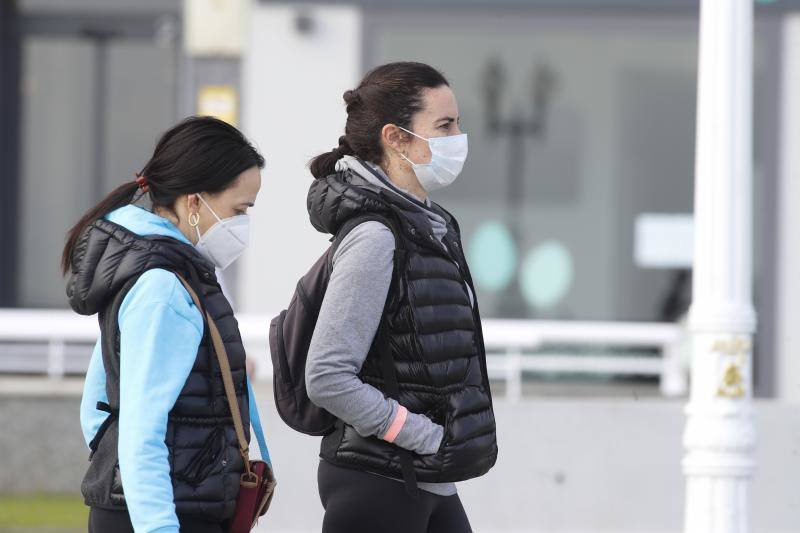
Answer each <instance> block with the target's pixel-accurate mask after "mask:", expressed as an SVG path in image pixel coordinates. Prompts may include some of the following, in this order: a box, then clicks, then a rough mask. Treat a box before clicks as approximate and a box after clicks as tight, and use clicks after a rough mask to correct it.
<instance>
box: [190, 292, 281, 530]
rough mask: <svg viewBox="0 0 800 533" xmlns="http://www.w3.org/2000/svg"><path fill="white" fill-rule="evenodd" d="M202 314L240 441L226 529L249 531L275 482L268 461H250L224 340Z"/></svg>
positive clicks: (265, 506) (194, 296)
mask: <svg viewBox="0 0 800 533" xmlns="http://www.w3.org/2000/svg"><path fill="white" fill-rule="evenodd" d="M178 279H180V280H181V283H183V286H184V287H185V288H186V291H187V292H188V293H189V295H190V296H191V297H192V300H194V303H195V305H196V306H197V308H198V309H201V310H205V308H204V307H203V306H202V304H201V303H200V298H199V297H198V296H197V293H196V292H195V291H194V289H192V287H191V286H190V285H189V283H187V281H186V280H185V279H183V278H182V277H181V276H178ZM205 314H206V322H207V323H208V331H209V333H210V334H211V342H212V344H213V345H214V351H215V352H216V354H217V360H218V361H219V368H220V371H221V372H222V383H223V384H224V385H225V396H226V397H227V399H228V405H229V406H230V409H231V416H232V417H233V427H234V429H235V430H236V438H237V439H238V441H239V452H240V453H241V454H242V459H243V460H244V472H243V473H242V477H241V481H240V483H239V496H238V497H237V498H236V512H235V514H234V515H233V518H232V519H231V525H230V528H229V529H228V532H229V533H248V532H249V531H251V530H252V529H253V528H254V527H255V525H256V523H257V522H258V519H259V518H260V517H261V516H263V515H264V513H266V512H267V509H269V505H270V503H272V496H273V494H274V493H275V485H276V484H277V482H276V481H275V475H274V474H273V472H272V469H271V468H270V466H269V464H267V463H266V462H265V461H261V460H252V461H251V460H250V450H249V446H248V444H247V439H246V438H245V436H244V427H243V425H242V415H241V413H240V411H239V402H238V400H237V399H236V392H235V389H234V386H233V376H232V375H231V365H230V363H229V362H228V352H227V351H226V350H225V343H223V342H222V337H221V336H220V334H219V330H218V329H217V325H216V324H215V323H214V320H213V319H212V318H211V315H210V314H209V313H208V312H207V311H206V313H205Z"/></svg>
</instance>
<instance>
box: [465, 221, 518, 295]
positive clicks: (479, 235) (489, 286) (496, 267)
mask: <svg viewBox="0 0 800 533" xmlns="http://www.w3.org/2000/svg"><path fill="white" fill-rule="evenodd" d="M469 268H470V271H471V272H472V278H473V279H474V281H475V284H476V285H478V286H479V287H480V288H481V289H484V290H487V291H492V292H498V291H502V290H503V289H505V288H506V287H508V285H509V284H510V283H511V281H512V280H513V279H514V273H515V271H516V269H517V246H516V244H514V236H513V235H511V231H509V229H508V227H506V225H505V224H503V223H502V222H498V221H496V220H491V221H488V222H484V223H482V224H481V225H480V226H478V229H477V230H476V231H475V233H474V234H473V235H472V240H471V241H470V246H469Z"/></svg>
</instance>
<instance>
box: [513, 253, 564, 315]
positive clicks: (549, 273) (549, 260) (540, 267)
mask: <svg viewBox="0 0 800 533" xmlns="http://www.w3.org/2000/svg"><path fill="white" fill-rule="evenodd" d="M574 278H575V271H574V268H573V263H572V255H571V254H570V253H569V250H568V249H567V248H566V247H565V246H564V245H563V244H561V243H560V242H558V241H547V242H544V243H542V244H540V245H539V246H537V247H535V248H534V249H533V250H531V251H530V252H528V254H527V255H526V256H525V260H524V261H523V263H522V271H521V273H520V289H521V291H522V295H523V296H524V297H525V301H527V302H528V304H529V305H531V306H532V307H534V308H536V309H537V310H539V311H546V310H548V309H552V308H553V307H555V306H557V305H558V304H559V303H560V302H561V301H562V300H563V299H564V297H565V296H566V295H567V293H568V292H569V289H570V287H572V281H573V279H574Z"/></svg>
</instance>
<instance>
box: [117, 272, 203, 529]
mask: <svg viewBox="0 0 800 533" xmlns="http://www.w3.org/2000/svg"><path fill="white" fill-rule="evenodd" d="M118 320H119V329H120V413H119V447H118V450H119V468H120V476H121V478H122V486H123V490H124V491H125V499H126V502H127V506H128V511H129V513H130V517H131V522H132V523H133V527H134V530H135V531H137V532H146V533H152V532H158V533H178V528H179V523H178V518H177V515H176V514H175V504H174V499H173V493H172V480H171V478H170V466H169V455H168V450H167V446H166V443H165V437H166V430H167V415H168V414H169V412H170V410H172V407H173V406H174V404H175V401H176V400H177V398H178V396H179V394H180V392H181V390H182V389H183V387H184V384H185V383H186V379H187V378H188V376H189V373H190V371H191V369H192V366H193V365H194V362H195V358H196V356H197V348H198V346H199V345H200V341H201V339H202V335H203V319H202V316H201V314H200V311H199V310H198V309H197V308H196V307H195V305H194V303H193V302H192V301H191V298H190V296H189V294H188V293H187V292H186V289H184V288H183V286H182V285H181V284H180V282H179V281H178V278H177V277H176V276H175V275H174V274H172V273H171V272H168V271H166V270H160V269H155V270H149V271H147V272H146V273H145V274H143V275H142V276H141V277H140V278H139V280H138V281H137V282H136V283H135V284H134V286H133V287H132V288H131V290H130V292H129V293H128V294H127V295H126V297H125V299H124V300H123V302H122V306H121V307H120V311H119V317H118Z"/></svg>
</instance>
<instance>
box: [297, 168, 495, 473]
mask: <svg viewBox="0 0 800 533" xmlns="http://www.w3.org/2000/svg"><path fill="white" fill-rule="evenodd" d="M350 172H351V171H345V172H339V173H336V174H332V175H330V176H328V177H326V178H324V179H317V180H315V181H314V182H313V183H312V185H311V188H310V190H309V194H308V211H309V215H310V218H311V223H312V225H313V226H314V227H315V228H316V229H317V230H319V231H321V232H324V233H330V234H333V235H335V234H336V233H337V231H338V230H339V228H341V227H342V225H343V224H344V223H345V222H347V221H348V220H350V219H352V218H354V217H363V216H365V215H377V216H379V217H380V218H382V219H385V220H386V221H387V223H388V224H390V225H391V226H392V229H393V231H394V233H395V239H396V240H397V239H402V242H397V245H396V249H397V250H401V251H402V255H403V258H402V260H401V261H396V262H395V265H399V266H396V268H395V272H394V275H393V281H392V286H391V288H390V289H389V295H388V297H387V304H386V308H385V311H384V316H383V317H382V323H381V328H380V330H379V334H378V335H376V337H375V341H374V342H373V345H372V348H371V349H370V352H369V354H368V356H367V358H366V360H365V362H364V364H363V366H362V369H361V372H360V378H361V379H362V380H363V381H364V382H366V383H369V384H371V385H373V386H375V387H377V388H378V389H380V390H382V391H384V392H385V393H386V392H387V391H386V388H387V387H386V385H385V383H386V379H385V376H384V375H383V372H382V365H381V357H380V354H381V352H382V351H384V350H389V351H390V355H391V359H392V361H393V364H394V373H395V375H396V376H397V381H398V384H399V388H400V398H399V401H400V403H401V404H402V405H404V406H405V407H407V408H408V409H409V411H411V412H414V413H420V414H424V415H426V416H428V417H429V418H431V419H432V420H433V421H434V422H436V423H438V424H440V425H442V426H443V427H444V439H443V441H442V444H441V447H440V448H439V450H438V451H437V452H436V453H435V454H432V455H426V456H421V455H414V456H413V466H414V471H415V473H416V477H417V479H418V480H419V481H425V482H448V481H463V480H466V479H470V478H474V477H478V476H481V475H483V474H485V473H486V472H487V471H488V470H489V469H491V468H492V466H494V464H495V461H496V459H497V439H496V431H495V420H494V411H493V408H492V396H491V391H490V389H489V381H488V378H487V372H486V354H485V349H484V345H483V336H482V332H481V321H480V313H479V310H478V306H477V303H476V304H475V305H474V306H473V305H471V302H470V295H469V291H472V294H474V293H475V291H474V286H473V284H472V279H471V276H470V273H469V268H468V267H467V262H466V259H465V257H464V254H463V252H462V247H461V236H460V230H459V228H458V224H457V222H456V220H455V219H454V218H453V217H452V215H450V214H449V213H447V212H446V211H445V210H444V209H442V208H441V207H439V206H437V205H435V204H434V205H433V208H434V209H435V210H437V212H439V213H440V214H441V215H442V216H443V217H444V218H445V220H446V221H447V226H448V232H447V235H446V236H445V238H444V244H445V246H442V244H441V243H440V242H439V240H438V239H437V238H436V237H435V236H434V235H433V233H432V229H431V227H430V222H429V221H428V219H427V215H426V214H425V213H424V212H423V211H422V210H421V209H420V208H419V207H417V206H415V205H413V204H412V203H410V202H406V201H404V200H403V199H401V198H399V197H397V196H396V195H394V194H392V193H391V192H388V191H385V190H382V189H380V188H377V187H371V186H365V185H356V184H353V183H352V178H353V175H352V174H351V173H350ZM398 451H399V449H398V448H397V447H396V446H395V445H393V444H390V443H387V442H385V441H383V440H380V439H379V438H377V437H362V436H360V435H359V434H358V433H357V432H356V431H355V429H354V428H353V427H352V426H350V425H348V424H346V423H345V422H343V421H341V420H339V421H338V422H337V423H336V429H335V431H334V432H333V433H331V434H329V435H327V436H325V437H324V438H323V441H322V447H321V454H320V455H321V457H322V458H323V459H325V460H327V461H329V462H331V463H334V464H337V465H340V466H344V467H350V468H355V469H360V470H366V471H370V472H375V473H378V474H383V475H387V476H390V477H394V478H398V479H403V472H402V466H401V461H400V454H399V453H398Z"/></svg>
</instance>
